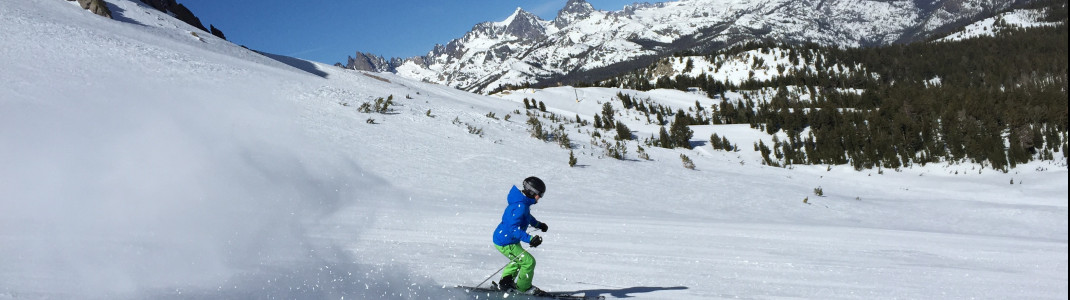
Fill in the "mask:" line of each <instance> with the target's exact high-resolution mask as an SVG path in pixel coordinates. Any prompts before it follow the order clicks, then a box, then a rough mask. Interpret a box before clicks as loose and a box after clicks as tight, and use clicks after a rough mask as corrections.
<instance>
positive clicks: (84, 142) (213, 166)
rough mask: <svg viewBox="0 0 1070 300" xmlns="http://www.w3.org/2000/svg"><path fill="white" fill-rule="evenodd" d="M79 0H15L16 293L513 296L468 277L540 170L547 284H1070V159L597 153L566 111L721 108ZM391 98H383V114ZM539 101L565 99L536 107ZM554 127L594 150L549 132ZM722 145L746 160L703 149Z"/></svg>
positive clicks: (9, 136) (977, 294)
mask: <svg viewBox="0 0 1070 300" xmlns="http://www.w3.org/2000/svg"><path fill="white" fill-rule="evenodd" d="M65 2H66V1H63V0H20V1H6V0H5V1H0V12H2V13H3V15H2V17H0V37H3V39H0V66H3V67H2V68H0V299H5V300H7V299H466V300H467V299H499V300H500V299H502V297H500V296H497V297H495V296H489V297H488V295H486V294H467V293H464V292H463V291H461V290H459V289H454V288H451V287H452V286H454V285H477V284H479V283H480V281H482V280H483V279H484V278H488V277H492V276H493V274H494V272H495V270H498V269H499V268H500V267H502V265H503V264H505V263H506V262H507V261H508V259H507V258H505V257H503V256H502V255H501V254H500V253H498V252H497V251H496V250H495V249H494V247H493V244H492V241H491V238H492V235H493V229H494V227H495V226H496V225H497V224H498V222H499V221H500V220H501V213H502V209H503V208H504V206H505V205H506V203H505V199H504V197H505V195H506V193H507V192H508V189H509V188H510V187H511V186H512V185H514V184H518V183H519V181H520V180H522V178H524V177H527V176H531V175H536V176H539V177H542V178H543V179H544V180H545V181H546V182H547V185H548V191H547V193H546V197H545V198H543V199H542V200H540V203H539V204H538V205H535V206H533V208H532V212H533V214H534V215H535V216H536V217H538V218H539V220H540V221H543V222H545V223H548V224H549V225H550V230H549V231H548V232H539V233H537V234H540V235H541V236H542V237H543V238H544V242H543V244H542V246H539V247H538V248H534V249H529V251H530V252H531V254H532V255H533V256H535V257H536V258H537V259H538V268H537V270H536V278H535V284H536V285H537V286H539V287H540V288H543V289H546V290H551V291H576V292H578V293H581V294H586V295H592V296H593V295H601V296H605V297H606V298H607V299H620V298H634V299H681V300H690V299H728V298H744V299H785V298H791V299H879V298H906V299H936V298H944V299H967V298H994V299H1017V298H1023V299H1066V298H1067V295H1068V288H1067V274H1068V273H1067V228H1068V227H1067V221H1068V218H1067V217H1068V213H1067V212H1068V211H1067V176H1068V172H1067V167H1066V161H1065V160H1062V161H1058V162H1051V161H1045V162H1042V161H1036V162H1032V163H1029V164H1022V165H1019V166H1018V167H1017V168H1015V169H1012V170H1011V171H1010V172H1008V173H1004V172H999V171H995V170H992V169H991V168H985V167H983V166H980V165H977V164H970V163H954V164H929V165H927V166H918V167H912V168H908V169H903V170H901V171H892V170H886V171H884V172H878V171H872V170H870V171H864V172H858V171H855V170H853V169H852V168H850V167H846V166H807V165H799V166H795V167H793V168H776V167H768V166H763V165H761V163H760V158H759V154H757V153H756V152H755V151H752V150H751V149H750V148H749V147H747V146H746V145H749V144H751V143H752V142H753V141H758V140H764V141H766V142H768V141H769V140H770V139H771V138H772V136H770V135H768V134H765V133H764V132H762V131H759V130H755V129H752V128H749V127H748V126H747V125H699V126H692V128H693V130H694V131H695V139H694V143H695V144H696V145H698V146H696V147H695V148H694V149H684V148H676V149H665V148H659V147H653V148H650V147H646V148H647V149H645V150H644V151H645V152H644V153H645V154H646V155H647V158H640V156H639V155H637V153H638V152H639V150H638V147H640V146H641V145H640V144H639V143H638V142H637V141H627V142H623V144H624V148H626V149H627V153H625V158H626V159H623V160H618V159H611V158H599V157H600V156H602V153H603V152H602V149H601V148H599V147H596V146H592V144H593V143H594V142H595V141H596V140H597V141H599V143H605V142H604V141H603V140H605V139H607V138H608V139H612V138H609V137H596V136H598V135H599V134H600V132H601V134H605V135H607V136H608V135H609V134H607V133H605V131H600V129H595V128H594V127H593V126H592V125H590V124H589V123H588V124H584V123H580V122H570V121H569V120H573V119H575V118H581V119H584V120H590V119H591V118H592V116H593V115H594V114H598V113H602V112H603V109H604V107H605V106H606V105H607V104H609V105H610V106H612V107H614V108H615V109H616V111H617V112H618V113H617V114H615V117H616V119H617V120H619V121H621V122H623V123H626V124H627V126H628V127H630V128H632V129H633V130H634V131H635V134H636V136H649V135H650V134H652V133H653V132H656V131H657V130H658V129H659V128H660V126H654V125H650V124H649V123H648V122H647V121H646V120H645V117H644V116H643V115H642V114H639V113H637V112H636V111H635V110H628V109H625V108H624V107H623V106H622V104H621V103H620V101H614V100H613V99H615V98H616V97H617V95H618V94H619V93H622V94H629V95H632V96H634V97H635V98H636V99H650V101H656V104H657V105H661V106H667V107H668V108H671V109H682V110H688V109H690V108H691V107H694V106H695V105H696V102H700V103H699V104H701V105H700V106H705V107H708V106H709V105H710V104H711V103H713V101H716V100H714V99H709V98H707V97H706V96H705V95H700V94H694V93H687V92H683V91H676V90H651V91H644V92H640V91H632V90H623V89H615V88H583V89H574V88H571V87H555V88H550V89H543V90H532V89H525V90H516V91H511V92H509V93H501V94H498V95H496V96H483V95H478V94H473V93H468V92H464V91H460V90H457V89H454V88H449V87H445V86H442V85H438V84H431V83H426V82H421V81H419V80H413V79H411V78H406V77H402V76H398V75H396V74H389V73H379V74H376V73H370V72H363V71H350V70H343V69H339V68H335V67H332V66H328V65H324V64H319V63H315V62H309V61H304V60H300V59H296V58H289V57H282V56H276V55H270V54H268V55H261V54H259V53H256V52H253V51H250V50H248V49H245V48H242V47H240V46H238V45H235V44H233V43H230V42H227V41H225V40H222V39H219V38H217V37H215V36H212V35H210V34H207V33H206V32H203V31H201V30H200V29H197V28H195V27H193V26H190V25H188V24H186V23H184V22H181V21H178V20H176V19H174V18H173V17H171V16H169V15H168V14H166V13H164V12H160V11H157V10H155V9H152V8H150V7H148V6H147V5H144V4H142V3H140V2H138V1H132V0H109V1H107V2H108V4H109V5H110V6H111V10H112V11H113V12H114V13H115V15H114V16H115V17H116V18H115V20H110V19H106V18H102V17H99V16H97V15H94V14H92V13H89V12H88V11H86V10H83V9H81V8H79V7H78V6H76V5H72V4H68V3H65ZM593 14H597V13H593ZM748 55H751V56H752V58H753V57H759V56H761V55H764V54H762V53H749V54H748ZM762 57H764V56H762ZM726 59H731V58H729V57H726ZM770 63H779V62H774V61H773V60H772V58H770ZM696 64H697V63H696ZM707 67H708V66H707ZM728 67H730V64H727V63H726V64H725V68H728ZM725 70H726V72H727V70H728V69H725ZM728 75H729V76H731V75H730V74H728ZM391 96H393V97H392V98H393V103H394V105H391V106H389V107H388V109H386V113H375V112H365V111H362V110H361V108H360V107H361V106H363V105H362V104H363V103H375V102H376V100H377V99H379V98H391ZM727 96H728V97H732V98H735V97H737V96H736V95H732V94H729V95H727ZM529 98H530V99H536V100H537V101H539V102H540V103H544V104H545V106H546V107H547V112H541V111H536V110H533V109H532V110H525V109H524V107H523V105H522V103H523V102H524V101H528V100H526V99H529ZM644 101H645V100H644ZM651 103H652V104H653V103H655V102H651ZM533 119H534V120H538V121H539V122H542V123H543V124H545V125H544V126H545V127H547V128H553V130H560V132H561V133H567V134H568V135H569V136H571V137H572V140H573V142H572V143H571V144H568V145H567V146H568V149H565V148H563V147H562V146H560V144H557V143H548V142H545V141H543V140H539V139H534V138H532V137H531V133H530V132H529V130H530V128H531V125H530V124H529V123H528V121H530V120H533ZM532 123H534V122H532ZM711 133H717V134H719V135H720V136H724V137H727V138H729V139H731V140H732V141H733V142H735V143H738V144H740V145H742V146H743V147H741V148H742V149H741V150H740V151H735V152H726V151H719V150H713V149H712V148H711V147H710V146H709V145H702V144H704V143H705V142H704V141H703V140H705V139H706V137H707V136H710V134H711ZM570 153H574V154H575V156H577V157H578V159H579V163H578V164H577V165H576V166H575V167H570V166H569V165H568V164H567V163H566V161H567V158H568V157H569V154H570ZM682 155H686V156H687V157H689V158H690V159H691V160H692V161H693V163H694V165H695V169H686V168H684V167H683V166H682V165H681V156H682ZM1008 181H1010V183H1011V184H1008ZM818 191H820V193H821V195H818ZM507 299H523V297H509V298H507Z"/></svg>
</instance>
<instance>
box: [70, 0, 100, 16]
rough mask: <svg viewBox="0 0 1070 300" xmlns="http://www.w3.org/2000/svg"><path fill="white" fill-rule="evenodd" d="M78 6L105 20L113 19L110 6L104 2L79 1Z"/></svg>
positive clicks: (93, 0)
mask: <svg viewBox="0 0 1070 300" xmlns="http://www.w3.org/2000/svg"><path fill="white" fill-rule="evenodd" d="M67 1H74V0H67ZM78 5H81V6H82V8H84V9H86V10H89V11H90V12H92V13H94V14H98V15H100V16H103V17H105V18H108V19H111V10H110V9H108V4H107V3H104V0H78Z"/></svg>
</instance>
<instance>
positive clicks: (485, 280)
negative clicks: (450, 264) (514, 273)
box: [476, 257, 516, 288]
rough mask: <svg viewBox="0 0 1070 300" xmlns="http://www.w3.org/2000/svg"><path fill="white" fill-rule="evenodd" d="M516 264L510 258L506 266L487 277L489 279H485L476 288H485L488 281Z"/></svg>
mask: <svg viewBox="0 0 1070 300" xmlns="http://www.w3.org/2000/svg"><path fill="white" fill-rule="evenodd" d="M514 262H516V261H514V260H513V258H511V257H510V258H509V262H507V263H505V265H504V266H502V267H501V268H499V269H498V271H494V274H490V276H487V279H483V282H480V283H479V285H477V286H476V288H479V287H480V286H483V284H484V283H487V280H490V278H491V277H494V275H498V273H501V272H502V270H505V267H508V266H509V264H511V263H514Z"/></svg>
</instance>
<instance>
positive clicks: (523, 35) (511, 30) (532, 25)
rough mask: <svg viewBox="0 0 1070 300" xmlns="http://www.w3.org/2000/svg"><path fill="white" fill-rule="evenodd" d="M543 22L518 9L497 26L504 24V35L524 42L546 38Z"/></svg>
mask: <svg viewBox="0 0 1070 300" xmlns="http://www.w3.org/2000/svg"><path fill="white" fill-rule="evenodd" d="M544 22H545V21H543V20H542V19H540V18H539V17H538V16H536V15H534V14H532V13H529V12H527V11H525V10H523V9H521V8H519V7H517V8H516V11H515V12H513V14H512V15H511V16H509V18H506V19H505V21H503V22H501V23H499V24H505V32H504V33H505V34H506V35H512V36H515V37H517V38H520V39H524V40H534V39H540V38H543V37H545V36H546V28H545V26H544V25H543V23H544Z"/></svg>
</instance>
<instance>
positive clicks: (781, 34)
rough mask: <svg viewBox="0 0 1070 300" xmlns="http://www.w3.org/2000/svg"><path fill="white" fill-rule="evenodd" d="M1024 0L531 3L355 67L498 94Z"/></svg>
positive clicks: (904, 34)
mask: <svg viewBox="0 0 1070 300" xmlns="http://www.w3.org/2000/svg"><path fill="white" fill-rule="evenodd" d="M1018 2H1024V1H1023V0H936V1H925V2H923V1H913V0H893V1H878V0H854V1H849V0H772V1H751V0H680V1H674V2H664V3H655V4H651V3H640V4H633V5H629V6H626V7H624V9H622V10H619V11H609V12H607V11H599V10H596V9H594V7H593V6H591V5H590V3H587V2H586V1H584V0H569V1H568V3H567V4H566V5H565V7H564V8H562V9H561V10H560V11H559V12H558V14H557V17H556V18H554V19H553V20H542V19H540V18H539V17H538V16H535V15H533V14H531V13H529V12H527V11H524V10H523V9H520V8H517V10H516V11H515V12H514V13H513V14H512V15H510V16H509V17H508V18H506V19H505V20H503V21H501V22H484V23H480V24H477V25H475V26H474V27H473V28H472V30H471V31H469V32H468V33H466V34H465V35H464V36H463V37H461V38H459V39H455V40H453V41H451V42H449V43H448V44H446V45H436V46H435V47H434V49H432V50H431V51H430V52H429V53H428V54H427V55H424V56H419V57H412V58H406V59H400V58H394V59H385V58H382V57H379V56H376V55H371V54H366V53H359V52H358V53H357V57H350V59H349V60H348V62H347V64H346V65H341V64H339V65H340V66H343V67H346V68H350V69H359V70H371V71H380V72H393V73H397V74H399V75H402V76H406V77H410V78H415V79H420V80H424V81H429V82H435V83H440V84H444V85H449V86H453V87H456V88H459V89H462V90H467V91H472V92H477V93H489V92H492V91H494V90H496V89H500V88H502V87H507V86H522V85H551V84H556V83H571V82H575V81H592V80H599V79H603V78H605V77H608V76H612V75H616V74H617V73H620V72H624V71H627V70H629V69H634V68H637V67H642V66H645V65H648V64H649V63H650V62H652V61H653V60H654V59H657V58H659V57H664V56H666V55H670V54H672V53H674V52H680V51H696V52H706V51H712V50H717V49H722V48H727V47H731V46H733V45H738V44H741V43H745V42H749V41H759V40H773V41H779V42H787V43H806V42H813V43H817V44H821V45H837V46H844V47H864V46H876V45H887V44H892V43H903V42H911V41H917V40H924V39H929V38H932V37H934V36H937V35H938V34H941V33H946V32H947V31H949V30H951V29H953V28H956V27H961V26H963V25H965V24H968V23H971V22H974V21H977V20H979V19H982V18H985V17H989V16H990V15H992V14H994V13H996V12H999V11H1001V10H1004V9H1007V8H1009V7H1011V6H1012V5H1014V4H1015V3H1018Z"/></svg>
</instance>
